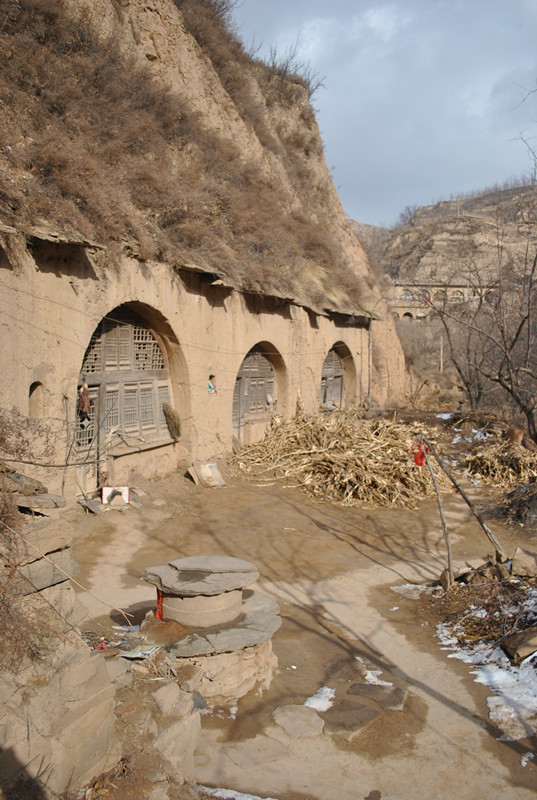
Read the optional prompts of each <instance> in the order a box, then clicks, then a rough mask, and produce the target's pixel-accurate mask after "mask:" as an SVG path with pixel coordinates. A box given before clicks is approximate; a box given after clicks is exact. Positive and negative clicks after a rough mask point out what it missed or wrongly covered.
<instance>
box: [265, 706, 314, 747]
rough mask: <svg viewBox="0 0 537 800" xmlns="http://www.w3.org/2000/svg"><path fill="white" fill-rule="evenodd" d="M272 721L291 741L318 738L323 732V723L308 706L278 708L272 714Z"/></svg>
mask: <svg viewBox="0 0 537 800" xmlns="http://www.w3.org/2000/svg"><path fill="white" fill-rule="evenodd" d="M272 719H273V720H274V722H275V723H276V725H279V726H280V728H283V730H284V731H285V732H286V733H287V735H288V736H291V738H293V739H297V738H304V737H306V736H319V735H320V734H321V733H322V732H323V727H324V721H323V720H322V719H321V717H320V716H319V714H318V713H317V712H316V711H315V709H314V708H309V707H308V706H299V705H288V706H278V708H275V709H274V711H273V712H272Z"/></svg>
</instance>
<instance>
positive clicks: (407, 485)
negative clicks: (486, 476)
mask: <svg viewBox="0 0 537 800" xmlns="http://www.w3.org/2000/svg"><path fill="white" fill-rule="evenodd" d="M420 433H423V434H425V435H426V436H427V437H428V438H430V439H434V434H432V433H431V431H429V430H425V429H424V428H423V426H422V425H418V424H413V425H405V424H403V423H397V422H389V421H387V420H385V419H381V418H377V419H372V420H369V419H364V418H363V417H362V416H361V415H360V413H359V412H357V411H335V412H333V413H331V414H329V415H323V414H320V415H317V416H307V415H306V414H304V413H303V412H301V411H299V412H297V414H296V416H295V417H294V418H293V419H292V420H289V421H287V422H284V421H280V420H275V421H274V422H273V424H272V426H271V428H270V429H269V430H268V431H267V433H266V434H265V437H264V439H263V440H262V441H260V442H257V443H255V444H252V445H249V446H247V447H245V448H243V449H242V450H241V451H240V452H239V453H238V454H237V455H235V456H234V459H233V461H234V463H235V464H237V465H238V466H239V467H240V468H241V469H243V470H246V471H248V472H250V473H252V474H254V475H256V476H261V475H263V474H267V473H270V475H271V476H276V477H279V478H281V477H286V478H291V479H292V480H293V485H296V486H300V487H302V488H303V489H305V490H306V491H307V492H308V493H310V494H312V495H314V496H315V497H318V498H322V499H323V500H327V501H330V502H338V503H345V504H347V505H355V504H358V503H362V504H365V505H369V506H405V507H407V508H415V507H416V505H417V502H418V501H419V500H420V498H423V497H425V496H428V495H434V485H433V482H432V479H431V475H430V472H429V469H428V467H427V466H423V467H418V466H416V464H415V463H414V460H413V450H415V449H416V445H417V443H418V442H419V441H420ZM432 466H433V469H434V470H435V475H436V478H437V481H438V484H439V486H440V488H442V489H444V490H445V489H448V488H450V487H451V484H450V483H449V481H448V480H447V478H446V477H445V475H444V473H442V472H441V471H440V470H439V468H438V467H437V465H436V463H434V464H433V465H432Z"/></svg>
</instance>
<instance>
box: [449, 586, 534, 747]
mask: <svg viewBox="0 0 537 800" xmlns="http://www.w3.org/2000/svg"><path fill="white" fill-rule="evenodd" d="M533 602H535V598H533V597H532V598H529V599H528V603H533ZM474 616H476V617H477V616H478V612H477V611H474ZM437 635H438V638H439V640H440V642H441V645H442V647H443V649H449V650H450V651H451V652H450V654H449V658H458V659H459V660H461V661H464V662H465V663H467V664H472V665H473V669H472V670H471V672H472V673H473V674H474V675H475V676H476V677H475V681H476V683H481V684H482V685H484V686H488V687H489V688H490V689H492V691H493V692H494V696H493V697H489V698H488V699H487V703H488V706H489V717H490V719H491V720H492V721H493V722H494V723H496V725H497V726H498V727H499V728H500V729H501V731H502V735H501V737H499V738H500V740H502V741H517V740H518V739H524V738H526V737H528V736H535V734H536V733H537V719H536V715H537V669H536V667H535V666H534V664H533V655H534V654H532V655H531V656H528V658H525V659H524V660H523V661H522V662H521V664H520V665H519V666H514V665H513V664H511V662H510V661H509V659H508V657H507V656H506V655H505V653H504V652H503V650H502V649H501V648H500V647H494V648H491V647H488V646H487V645H485V644H483V643H480V644H478V645H477V646H475V647H472V648H470V647H465V646H462V645H460V644H459V643H458V640H457V625H449V624H447V623H441V624H440V625H438V627H437Z"/></svg>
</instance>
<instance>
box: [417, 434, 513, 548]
mask: <svg viewBox="0 0 537 800" xmlns="http://www.w3.org/2000/svg"><path fill="white" fill-rule="evenodd" d="M421 439H422V441H423V442H425V444H426V445H427V447H428V448H429V450H430V451H431V453H432V455H433V456H434V457H435V459H436V460H437V461H438V464H439V466H440V468H441V469H442V470H443V471H444V472H445V473H446V475H447V476H448V478H449V480H450V481H451V482H452V484H453V486H454V487H455V489H457V491H458V492H459V494H460V496H461V497H462V499H463V500H464V501H465V503H466V504H467V505H468V507H469V509H470V511H471V512H472V514H473V515H474V517H475V518H476V519H477V521H478V522H479V524H480V525H481V527H482V528H483V530H484V531H485V535H486V536H487V539H488V540H489V542H491V543H492V544H493V545H494V549H495V550H496V553H495V558H496V561H502V559H505V558H506V557H507V556H506V554H505V551H504V550H503V548H502V546H501V544H500V543H499V541H498V540H497V539H496V537H495V536H494V534H493V533H492V531H491V529H490V528H489V526H488V525H487V523H486V522H485V520H484V519H483V517H482V516H481V514H480V513H479V511H478V510H477V508H476V507H475V506H474V504H473V503H472V501H471V500H470V498H469V497H468V495H467V494H466V492H465V491H464V489H463V488H462V486H461V485H460V483H459V482H458V481H457V480H456V479H455V478H454V477H453V475H452V474H451V472H450V471H449V469H448V468H447V467H446V465H445V464H444V462H443V461H442V459H441V458H440V456H439V455H438V453H437V452H436V450H435V449H434V447H433V446H432V444H431V443H430V442H429V441H428V440H427V439H426V438H425V436H423V435H422V437H421Z"/></svg>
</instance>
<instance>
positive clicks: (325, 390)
mask: <svg viewBox="0 0 537 800" xmlns="http://www.w3.org/2000/svg"><path fill="white" fill-rule="evenodd" d="M344 398H345V370H344V368H343V361H342V359H341V358H340V357H339V355H338V352H337V350H336V348H335V347H332V349H331V350H329V351H328V354H327V356H326V358H325V360H324V364H323V370H322V373H321V388H320V390H319V405H320V406H321V408H324V409H330V408H343V403H344Z"/></svg>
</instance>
